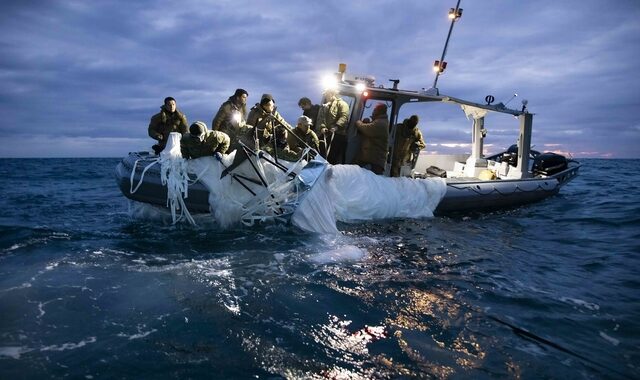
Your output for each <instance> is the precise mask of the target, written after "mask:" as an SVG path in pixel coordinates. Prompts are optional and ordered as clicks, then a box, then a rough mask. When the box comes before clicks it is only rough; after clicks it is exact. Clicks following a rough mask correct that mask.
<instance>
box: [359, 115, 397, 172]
mask: <svg viewBox="0 0 640 380" xmlns="http://www.w3.org/2000/svg"><path fill="white" fill-rule="evenodd" d="M356 128H358V133H360V135H361V136H362V141H361V143H360V151H359V152H358V156H357V157H356V163H357V164H358V165H360V166H362V167H363V168H365V169H369V170H371V171H372V172H374V173H376V174H383V173H384V165H385V162H386V161H387V145H388V143H389V116H387V106H386V105H385V104H383V103H378V104H376V106H375V107H374V108H373V112H372V114H371V122H368V123H367V122H365V121H362V120H358V121H356Z"/></svg>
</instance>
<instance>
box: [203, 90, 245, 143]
mask: <svg viewBox="0 0 640 380" xmlns="http://www.w3.org/2000/svg"><path fill="white" fill-rule="evenodd" d="M235 113H238V114H239V115H240V122H239V123H238V122H237V121H236V120H234V118H233V116H234V114H235ZM246 120H247V106H246V105H244V104H243V105H241V106H239V105H238V104H236V98H235V97H234V96H231V97H229V100H227V101H226V102H224V103H222V105H221V106H220V109H219V110H218V113H216V116H215V117H214V118H213V120H212V121H211V129H212V130H214V131H221V132H224V133H226V134H227V135H228V136H229V139H230V141H231V150H234V149H236V147H237V143H238V141H240V139H241V137H242V136H243V135H244V134H245V133H246V131H247V128H248V127H247V126H246Z"/></svg>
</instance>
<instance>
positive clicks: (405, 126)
mask: <svg viewBox="0 0 640 380" xmlns="http://www.w3.org/2000/svg"><path fill="white" fill-rule="evenodd" d="M419 121H420V119H419V118H418V115H411V117H409V118H408V119H404V121H403V122H402V123H401V124H398V125H397V126H396V139H395V143H394V144H393V145H394V146H393V159H392V160H391V176H392V177H399V176H400V167H401V166H402V165H405V164H406V163H412V165H415V161H416V160H417V158H418V155H419V154H420V150H422V149H424V148H425V147H426V146H427V145H426V144H425V143H424V140H423V138H422V132H420V128H418V122H419Z"/></svg>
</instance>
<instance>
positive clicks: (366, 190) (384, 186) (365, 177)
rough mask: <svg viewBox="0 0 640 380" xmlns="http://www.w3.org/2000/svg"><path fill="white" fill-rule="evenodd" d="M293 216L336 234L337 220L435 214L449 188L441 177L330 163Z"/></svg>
mask: <svg viewBox="0 0 640 380" xmlns="http://www.w3.org/2000/svg"><path fill="white" fill-rule="evenodd" d="M325 173H326V174H325V175H324V176H323V177H324V178H322V179H321V180H318V182H317V183H316V185H315V186H314V188H313V189H312V190H311V192H310V193H309V195H308V196H307V197H306V198H305V200H304V201H303V202H302V204H301V205H300V206H299V207H298V210H297V211H296V213H295V214H294V216H293V217H292V222H293V223H294V224H295V225H297V226H298V227H300V228H302V229H304V230H307V231H312V232H321V233H332V232H333V233H335V231H337V229H336V227H335V222H336V220H338V221H342V222H359V221H369V220H375V219H387V218H425V217H432V216H433V211H434V210H435V208H436V207H437V206H438V203H440V200H442V198H443V197H444V194H445V192H446V190H447V186H446V182H445V180H444V179H442V178H427V179H411V178H388V177H383V176H379V175H376V174H374V173H373V172H371V171H369V170H366V169H362V168H360V167H359V166H356V165H334V166H331V167H330V168H329V169H327V171H326V172H325Z"/></svg>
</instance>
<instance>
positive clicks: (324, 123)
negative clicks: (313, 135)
mask: <svg viewBox="0 0 640 380" xmlns="http://www.w3.org/2000/svg"><path fill="white" fill-rule="evenodd" d="M324 96H325V99H326V103H324V104H323V105H322V107H321V108H320V112H319V113H318V125H317V128H318V130H319V131H320V133H321V134H322V135H323V137H322V139H323V140H326V141H327V153H326V155H327V161H329V163H330V164H333V165H336V164H344V161H345V154H346V152H347V122H348V121H349V105H348V104H347V102H345V101H344V100H343V99H342V98H341V97H340V96H338V92H337V91H336V90H327V91H325V93H324Z"/></svg>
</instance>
